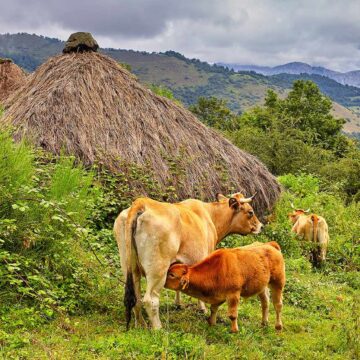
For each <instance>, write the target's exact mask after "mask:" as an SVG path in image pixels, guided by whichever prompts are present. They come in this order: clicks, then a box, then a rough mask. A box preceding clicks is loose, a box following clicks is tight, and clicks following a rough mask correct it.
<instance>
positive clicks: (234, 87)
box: [0, 33, 360, 133]
mask: <svg viewBox="0 0 360 360" xmlns="http://www.w3.org/2000/svg"><path fill="white" fill-rule="evenodd" d="M63 47H64V42H62V41H60V40H57V39H52V38H47V37H44V36H38V35H30V34H24V33H23V34H14V35H10V34H5V35H0V57H10V58H12V59H13V60H14V62H15V63H16V64H18V65H19V66H21V67H23V68H24V69H26V70H27V71H29V72H31V71H34V70H35V69H36V68H37V67H38V66H39V65H41V64H42V63H43V62H44V61H45V60H46V59H47V58H49V57H50V56H53V55H56V54H59V53H61V51H62V49H63ZM100 51H101V52H103V53H105V54H107V55H108V56H111V57H112V58H114V59H115V60H117V61H119V62H122V63H127V64H129V65H130V66H131V68H132V72H133V73H134V74H135V75H136V76H137V77H138V78H139V80H140V81H141V82H142V83H145V84H156V85H163V86H166V87H168V88H170V89H171V90H172V91H173V93H174V95H175V97H176V98H177V99H180V100H181V101H182V102H183V103H184V104H185V105H190V104H193V103H195V102H196V101H197V99H198V98H199V96H216V97H219V98H223V99H225V100H227V101H228V104H229V106H230V107H231V108H232V110H233V111H235V112H243V111H245V110H246V109H248V108H249V107H252V106H254V105H257V104H261V103H262V102H263V100H264V97H265V95H266V91H267V90H268V89H273V90H274V91H276V92H277V93H279V94H280V96H285V95H286V94H287V92H288V91H289V88H291V86H292V83H293V81H294V80H297V79H308V80H312V81H314V82H315V83H316V84H317V85H318V86H319V88H320V89H321V91H322V92H323V93H324V94H326V95H327V96H329V97H330V98H331V99H332V100H333V101H334V102H335V103H338V104H335V105H334V106H335V108H334V111H335V114H336V115H338V116H339V117H340V116H341V117H344V118H346V119H347V124H345V127H344V129H345V131H348V132H359V133H360V117H359V116H358V115H357V112H358V111H359V110H360V89H359V88H357V87H352V86H344V85H341V84H339V83H338V82H336V81H334V80H331V79H329V78H328V77H325V76H321V75H316V74H304V73H302V74H301V75H298V74H284V73H282V74H277V75H272V76H264V75H262V74H258V73H255V72H249V71H240V72H234V71H233V70H229V69H228V68H225V67H223V66H219V65H209V64H208V63H206V62H202V61H200V60H197V59H188V58H186V57H185V56H183V55H181V54H179V53H177V52H175V51H167V52H165V53H147V52H139V51H133V50H121V49H101V50H100Z"/></svg>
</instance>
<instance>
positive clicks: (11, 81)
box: [0, 58, 26, 104]
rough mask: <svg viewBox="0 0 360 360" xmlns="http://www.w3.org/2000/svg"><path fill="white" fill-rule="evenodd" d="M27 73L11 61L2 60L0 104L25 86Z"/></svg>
mask: <svg viewBox="0 0 360 360" xmlns="http://www.w3.org/2000/svg"><path fill="white" fill-rule="evenodd" d="M25 78H26V74H25V72H24V71H23V70H22V69H21V68H20V67H19V66H17V65H15V64H14V63H13V62H12V61H11V60H10V59H1V58H0V104H1V103H3V102H4V101H5V100H6V98H8V97H9V95H10V94H11V93H13V92H14V91H15V90H16V89H17V88H19V87H20V86H21V85H23V83H24V81H25Z"/></svg>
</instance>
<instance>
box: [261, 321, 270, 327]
mask: <svg viewBox="0 0 360 360" xmlns="http://www.w3.org/2000/svg"><path fill="white" fill-rule="evenodd" d="M268 325H269V322H268V321H262V322H261V326H263V327H267V326H268Z"/></svg>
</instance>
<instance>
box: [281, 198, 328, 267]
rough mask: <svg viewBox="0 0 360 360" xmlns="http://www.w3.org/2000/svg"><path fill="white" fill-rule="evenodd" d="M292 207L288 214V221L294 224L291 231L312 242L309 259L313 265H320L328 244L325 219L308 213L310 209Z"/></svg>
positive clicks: (323, 259) (324, 257)
mask: <svg viewBox="0 0 360 360" xmlns="http://www.w3.org/2000/svg"><path fill="white" fill-rule="evenodd" d="M291 207H292V208H293V209H294V211H293V212H291V213H289V214H288V217H289V219H290V221H291V222H292V223H293V224H294V225H293V227H292V229H291V231H292V232H294V233H296V234H297V235H298V236H299V237H300V238H302V239H304V240H306V241H309V242H312V243H313V247H312V250H311V254H310V261H311V263H312V264H313V266H315V267H318V266H320V265H321V264H322V263H323V262H324V261H325V259H326V251H327V247H328V244H329V230H328V225H327V223H326V220H325V219H324V218H323V217H322V216H319V215H316V214H308V213H309V212H310V209H308V210H303V209H295V208H294V205H293V204H291Z"/></svg>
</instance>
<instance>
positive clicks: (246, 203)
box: [216, 193, 263, 235]
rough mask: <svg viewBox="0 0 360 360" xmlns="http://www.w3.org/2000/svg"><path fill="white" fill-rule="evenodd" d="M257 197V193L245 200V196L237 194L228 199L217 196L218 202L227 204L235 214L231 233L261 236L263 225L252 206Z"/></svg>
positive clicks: (220, 195)
mask: <svg viewBox="0 0 360 360" xmlns="http://www.w3.org/2000/svg"><path fill="white" fill-rule="evenodd" d="M255 195H256V193H255V194H254V195H253V196H251V197H249V198H245V197H244V195H243V194H241V193H235V194H233V195H231V197H230V198H227V197H225V196H224V195H222V194H217V196H216V197H217V201H219V202H227V203H228V206H229V207H230V209H231V211H232V212H233V214H232V220H231V224H230V233H232V234H241V235H247V234H259V233H260V232H261V228H262V227H263V224H262V223H261V222H260V221H259V219H258V218H257V217H256V215H255V212H254V210H253V208H252V207H251V205H250V203H251V201H252V200H253V198H254V197H255Z"/></svg>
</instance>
